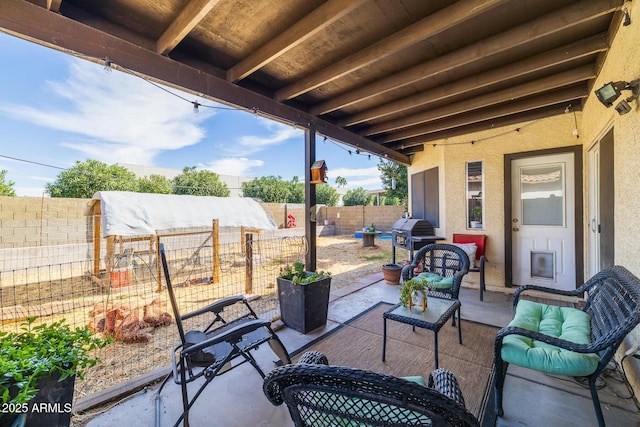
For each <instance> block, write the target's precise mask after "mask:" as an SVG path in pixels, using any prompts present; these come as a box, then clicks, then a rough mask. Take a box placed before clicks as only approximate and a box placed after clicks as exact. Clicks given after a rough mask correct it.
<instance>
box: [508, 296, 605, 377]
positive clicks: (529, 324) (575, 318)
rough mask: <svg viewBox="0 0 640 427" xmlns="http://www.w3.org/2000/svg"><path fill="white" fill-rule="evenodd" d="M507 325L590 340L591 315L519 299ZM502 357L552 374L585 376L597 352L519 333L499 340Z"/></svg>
mask: <svg viewBox="0 0 640 427" xmlns="http://www.w3.org/2000/svg"><path fill="white" fill-rule="evenodd" d="M509 326H517V327H520V328H523V329H527V330H529V331H535V332H539V333H541V334H545V335H549V336H553V337H556V338H560V339H563V340H566V341H571V342H573V343H576V344H589V343H590V342H591V317H590V316H589V315H588V314H587V313H585V312H583V311H581V310H578V309H575V308H571V307H559V306H554V305H547V304H540V303H536V302H532V301H527V300H520V301H518V306H517V308H516V314H515V316H514V318H513V320H512V321H511V323H509ZM501 355H502V359H503V360H504V361H506V362H508V363H513V364H514V365H518V366H523V367H525V368H530V369H534V370H536V371H541V372H545V373H547V374H555V375H569V376H585V375H589V374H591V373H593V372H594V371H595V370H596V367H597V366H598V361H599V360H600V356H598V354H596V353H577V352H574V351H570V350H565V349H561V348H559V347H556V346H553V345H550V344H546V343H543V342H541V341H536V340H533V339H531V338H527V337H523V336H520V335H508V336H506V337H505V338H504V340H503V341H502V350H501Z"/></svg>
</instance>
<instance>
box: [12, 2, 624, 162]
mask: <svg viewBox="0 0 640 427" xmlns="http://www.w3.org/2000/svg"><path fill="white" fill-rule="evenodd" d="M624 6H625V0H579V1H576V0H459V1H450V0H430V1H424V0H326V1H322V0H278V1H273V0H162V1H156V0H28V1H27V0H2V2H0V30H3V31H6V32H8V33H10V34H14V35H17V36H19V37H23V38H26V39H29V40H32V41H35V42H36V43H40V44H44V45H47V46H50V47H53V48H55V49H60V50H63V51H67V52H69V53H72V54H77V55H81V56H84V57H86V58H88V59H90V60H94V61H96V62H100V61H103V59H104V58H109V59H110V60H111V61H113V63H114V64H115V66H116V67H118V66H120V67H123V68H126V69H128V70H133V71H135V72H137V73H141V74H143V75H146V76H148V77H149V78H150V79H152V80H154V81H157V82H162V83H165V84H168V85H170V86H173V87H179V88H181V89H183V90H186V91H189V92H192V93H194V94H197V95H200V96H204V97H205V98H209V99H212V100H216V101H220V102H223V103H226V104H230V105H234V106H238V107H240V108H246V109H249V110H252V111H255V112H256V113H257V114H261V115H265V116H267V117H271V118H276V119H277V120H281V121H284V122H287V123H291V124H296V125H300V126H302V127H304V126H305V125H306V124H308V123H310V122H315V123H316V128H317V131H318V133H319V134H321V135H325V136H327V137H329V138H332V139H335V140H338V141H341V142H344V143H346V144H348V145H350V146H352V147H355V148H358V149H360V150H361V151H363V152H370V153H373V154H377V155H381V156H384V157H387V158H389V159H391V160H394V161H396V162H399V163H403V164H409V163H410V160H411V157H410V155H411V153H414V152H416V151H418V150H421V149H422V146H423V144H424V143H427V142H430V141H434V140H437V139H440V138H446V137H450V136H455V135H462V134H465V133H469V132H474V131H479V130H484V129H490V128H493V127H496V126H503V125H509V124H516V123H520V122H523V121H528V120H534V119H538V118H542V117H547V116H551V115H556V114H564V113H566V111H577V110H581V109H582V102H583V100H584V99H585V98H586V97H587V96H588V94H589V93H590V92H591V91H592V90H593V88H592V85H593V81H594V79H595V78H596V76H597V74H598V71H599V65H600V64H601V63H602V62H603V59H604V55H606V53H607V50H608V47H609V45H610V43H611V41H612V39H613V36H614V34H613V33H614V31H613V30H612V29H615V28H617V27H618V23H619V22H620V21H619V20H620V19H621V15H622V14H621V10H622V9H623V7H624Z"/></svg>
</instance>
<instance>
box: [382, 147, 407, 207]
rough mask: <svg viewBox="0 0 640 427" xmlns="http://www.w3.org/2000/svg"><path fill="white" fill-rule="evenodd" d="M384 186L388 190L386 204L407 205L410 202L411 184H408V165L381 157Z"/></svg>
mask: <svg viewBox="0 0 640 427" xmlns="http://www.w3.org/2000/svg"><path fill="white" fill-rule="evenodd" d="M378 170H379V171H380V180H381V181H382V188H384V189H385V190H386V191H387V194H386V195H385V202H384V204H395V205H403V206H405V207H406V206H407V204H408V203H409V186H408V184H407V182H408V181H407V167H406V166H402V165H399V164H397V163H394V162H392V161H389V160H384V159H380V163H378Z"/></svg>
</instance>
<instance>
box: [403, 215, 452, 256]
mask: <svg viewBox="0 0 640 427" xmlns="http://www.w3.org/2000/svg"><path fill="white" fill-rule="evenodd" d="M433 233H434V231H433V226H432V225H431V223H430V222H429V221H427V220H426V219H413V218H401V219H399V220H398V221H396V223H395V224H393V229H392V230H391V239H392V240H391V241H392V243H393V247H392V252H391V262H392V263H394V264H395V262H396V248H401V249H404V250H407V251H409V261H412V260H413V251H415V250H416V249H420V248H421V247H423V246H425V245H428V244H429V243H435V242H436V240H444V238H443V237H437V236H435V235H434V234H433Z"/></svg>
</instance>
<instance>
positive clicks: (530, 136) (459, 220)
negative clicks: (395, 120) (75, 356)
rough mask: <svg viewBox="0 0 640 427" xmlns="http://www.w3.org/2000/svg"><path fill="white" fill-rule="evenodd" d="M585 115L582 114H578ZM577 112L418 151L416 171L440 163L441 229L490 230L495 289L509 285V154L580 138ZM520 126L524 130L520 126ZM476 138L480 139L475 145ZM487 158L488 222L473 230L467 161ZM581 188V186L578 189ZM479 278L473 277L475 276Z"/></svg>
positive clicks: (447, 234) (573, 142) (489, 268)
mask: <svg viewBox="0 0 640 427" xmlns="http://www.w3.org/2000/svg"><path fill="white" fill-rule="evenodd" d="M578 119H579V117H578ZM574 128H575V121H574V116H573V113H568V114H564V115H561V116H555V117H550V118H547V119H543V120H538V121H533V122H527V123H522V124H519V125H517V126H510V127H506V128H500V129H495V130H491V131H486V132H479V133H475V134H472V135H465V136H461V137H455V138H449V139H447V140H446V141H445V140H441V141H436V142H435V144H436V146H435V147H434V146H433V144H431V145H425V147H424V151H423V152H421V153H418V154H416V156H415V157H414V161H413V164H412V165H411V168H410V173H411V174H414V173H416V172H419V171H422V170H425V169H430V168H432V167H435V166H439V184H440V195H441V197H440V225H441V227H440V228H439V229H438V232H439V233H441V234H442V235H444V236H445V237H447V239H451V236H452V234H453V233H461V232H462V233H484V234H486V235H487V239H488V240H487V253H486V256H487V259H488V260H489V261H490V262H489V263H488V264H487V265H486V267H487V272H486V273H487V274H486V281H487V286H488V287H489V288H503V287H504V283H505V274H504V268H505V266H504V262H505V253H504V244H505V243H504V242H505V236H504V224H505V221H510V220H511V219H510V218H505V217H504V156H505V154H512V153H519V152H524V151H532V150H541V149H547V148H557V147H568V146H573V145H577V144H579V143H580V141H579V138H576V137H575V136H573V134H572V131H573V129H574ZM516 129H519V130H516ZM471 141H474V142H473V144H471ZM471 161H482V162H484V164H483V166H484V194H483V196H484V223H483V229H482V230H475V229H467V217H466V162H471ZM577 191H579V190H577ZM470 279H471V280H473V279H474V278H473V276H472V277H470Z"/></svg>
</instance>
